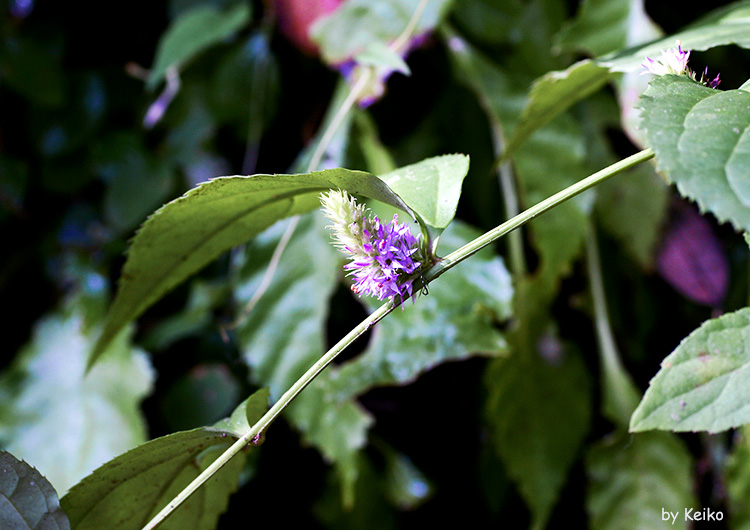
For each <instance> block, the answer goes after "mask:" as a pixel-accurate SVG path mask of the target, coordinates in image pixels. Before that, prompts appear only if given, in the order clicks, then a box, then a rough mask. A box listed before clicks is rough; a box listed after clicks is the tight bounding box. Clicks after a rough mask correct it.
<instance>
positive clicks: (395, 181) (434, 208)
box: [380, 155, 469, 229]
mask: <svg viewBox="0 0 750 530" xmlns="http://www.w3.org/2000/svg"><path fill="white" fill-rule="evenodd" d="M468 171H469V157H468V156H466V155H443V156H436V157H433V158H428V159H426V160H422V161H421V162H418V163H416V164H412V165H409V166H404V167H401V168H398V169H396V170H394V171H391V172H390V173H386V174H385V175H381V176H380V178H381V179H382V180H383V181H385V183H386V184H388V186H389V187H390V188H391V189H392V190H393V191H395V192H396V193H397V194H398V195H399V196H400V197H401V198H402V199H403V200H404V202H406V203H407V204H408V205H409V206H411V207H412V209H413V210H414V211H415V212H417V213H418V214H419V216H420V217H421V218H422V220H423V221H424V222H426V223H427V224H428V225H430V226H432V227H435V228H439V229H440V228H445V227H446V226H448V225H449V224H450V222H451V221H452V220H453V217H454V216H455V215H456V208H457V207H458V199H459V197H460V196H461V184H462V183H463V181H464V177H466V173H467V172H468Z"/></svg>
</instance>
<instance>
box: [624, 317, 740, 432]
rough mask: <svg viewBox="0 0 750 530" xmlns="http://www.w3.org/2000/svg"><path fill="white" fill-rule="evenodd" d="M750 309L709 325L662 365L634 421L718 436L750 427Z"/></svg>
mask: <svg viewBox="0 0 750 530" xmlns="http://www.w3.org/2000/svg"><path fill="white" fill-rule="evenodd" d="M748 374H750V308H744V309H740V310H739V311H735V312H733V313H728V314H726V315H723V316H721V317H719V318H714V319H711V320H708V321H707V322H704V323H703V325H701V326H700V327H699V328H698V329H696V330H695V331H693V332H692V333H691V334H690V335H688V336H687V337H686V338H685V339H684V340H683V341H682V342H681V343H680V345H679V346H677V348H676V349H675V351H673V352H672V353H670V354H669V355H668V356H667V357H666V358H665V359H664V361H662V365H661V370H659V373H658V374H656V377H654V378H653V379H652V380H651V384H650V386H649V388H648V390H647V391H646V394H645V395H644V396H643V400H642V401H641V403H640V405H638V408H637V409H636V411H635V412H634V413H633V417H632V418H631V421H630V430H631V431H633V432H637V431H647V430H650V429H664V430H672V431H709V432H719V431H723V430H726V429H731V428H733V427H738V426H740V425H744V424H746V423H750V386H748V385H747V379H748Z"/></svg>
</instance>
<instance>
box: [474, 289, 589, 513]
mask: <svg viewBox="0 0 750 530" xmlns="http://www.w3.org/2000/svg"><path fill="white" fill-rule="evenodd" d="M543 280H544V277H540V280H537V281H534V282H529V281H522V282H520V283H518V285H517V292H516V297H515V300H514V301H515V317H516V319H517V322H518V323H519V325H518V327H517V328H516V329H514V330H513V333H512V334H511V335H510V337H509V339H510V343H511V348H512V350H511V351H512V352H513V354H512V355H511V356H510V357H508V358H507V359H497V360H495V361H493V362H492V363H491V364H490V365H489V366H488V367H487V370H486V372H485V378H484V382H485V386H486V388H487V403H486V405H485V418H486V421H487V423H488V426H489V429H490V436H491V440H490V442H491V444H492V446H493V448H494V449H495V452H496V453H497V454H498V456H499V457H500V459H501V460H502V462H503V465H504V466H505V469H506V470H507V473H508V476H509V477H510V478H511V479H512V480H513V481H514V482H515V483H516V484H517V485H518V489H519V492H520V494H521V496H522V497H523V499H524V501H525V502H526V504H527V505H528V506H529V508H530V510H531V514H532V526H533V528H544V526H545V524H546V521H547V520H548V518H549V516H550V514H551V512H552V508H553V507H554V505H555V504H556V502H557V497H558V495H559V493H560V490H561V489H562V486H563V484H564V481H565V477H566V475H567V473H568V470H569V469H570V467H571V466H572V464H573V462H574V460H575V457H576V454H577V453H578V450H579V447H580V445H581V442H582V441H583V439H584V437H585V435H586V432H587V430H588V425H589V418H590V415H591V405H590V392H589V380H588V376H587V372H586V367H585V365H584V364H583V362H582V360H581V359H580V357H579V356H578V355H575V354H574V352H571V351H565V349H564V347H563V345H562V344H560V342H559V339H557V337H555V335H554V331H553V330H551V329H550V328H551V325H552V324H551V321H550V319H549V317H548V316H546V307H547V305H548V304H549V301H548V300H547V299H546V297H548V296H550V291H549V290H548V289H546V288H544V289H541V288H539V284H540V283H541V281H543Z"/></svg>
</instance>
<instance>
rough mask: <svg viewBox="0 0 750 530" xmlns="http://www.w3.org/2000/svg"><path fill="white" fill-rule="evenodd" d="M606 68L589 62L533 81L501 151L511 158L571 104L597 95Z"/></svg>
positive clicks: (607, 73) (606, 72)
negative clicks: (514, 125)
mask: <svg viewBox="0 0 750 530" xmlns="http://www.w3.org/2000/svg"><path fill="white" fill-rule="evenodd" d="M609 78H610V73H609V70H607V69H606V68H604V67H602V66H599V65H597V64H595V63H594V62H592V61H590V60H585V61H581V62H578V63H576V64H574V65H573V66H571V67H570V68H568V69H567V70H564V71H562V72H550V73H548V74H545V75H544V76H543V77H540V78H539V79H537V80H536V81H534V85H533V86H532V87H531V93H530V94H529V100H528V102H527V103H526V107H525V108H524V109H523V113H522V114H521V117H520V120H519V123H518V125H517V126H516V128H515V129H514V130H513V134H512V135H511V137H510V139H509V140H508V144H507V146H506V147H505V151H504V152H503V158H508V157H510V156H511V155H512V154H513V153H514V152H515V150H516V149H517V148H518V147H519V146H520V145H521V144H522V143H523V142H524V141H525V140H526V139H527V138H528V137H529V135H530V134H531V133H533V132H534V131H536V130H537V129H540V128H541V127H543V126H545V125H546V124H548V123H549V122H550V121H552V119H554V118H555V116H557V115H558V114H560V113H561V112H565V111H566V110H567V109H568V108H570V107H571V106H572V105H573V104H574V103H576V102H578V101H580V100H582V99H585V98H587V97H588V96H590V95H591V94H593V93H594V92H597V91H598V90H599V89H600V88H602V87H603V86H604V84H605V83H606V82H607V81H608V80H609Z"/></svg>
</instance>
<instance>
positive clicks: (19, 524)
mask: <svg viewBox="0 0 750 530" xmlns="http://www.w3.org/2000/svg"><path fill="white" fill-rule="evenodd" d="M0 528H2V529H3V530H70V523H69V522H68V517H67V516H66V515H65V512H63V510H62V508H60V501H59V500H58V498H57V493H56V492H55V488H53V487H52V484H50V483H49V481H48V480H47V479H46V478H44V477H43V476H42V475H41V474H40V473H39V471H37V470H36V469H34V468H33V467H31V466H30V465H29V464H27V463H26V462H23V461H21V460H18V459H16V457H14V456H13V455H12V454H10V453H8V452H5V451H0Z"/></svg>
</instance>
